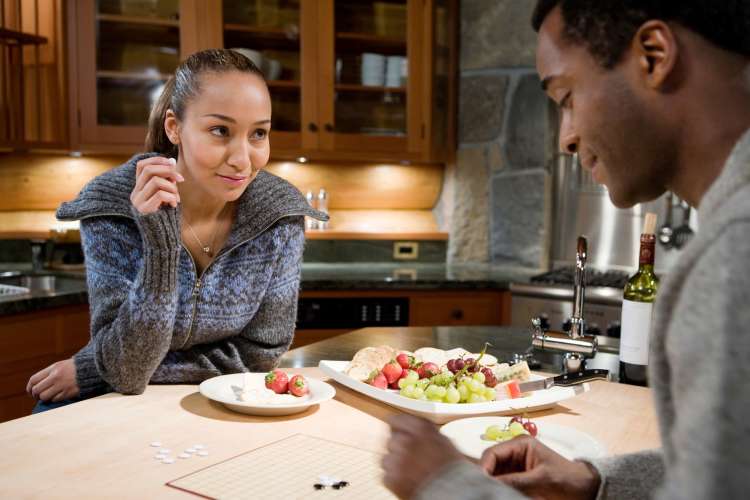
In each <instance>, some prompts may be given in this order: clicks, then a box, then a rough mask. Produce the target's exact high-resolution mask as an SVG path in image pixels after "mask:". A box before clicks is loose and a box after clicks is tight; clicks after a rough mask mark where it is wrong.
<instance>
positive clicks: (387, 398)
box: [318, 360, 589, 424]
mask: <svg viewBox="0 0 750 500" xmlns="http://www.w3.org/2000/svg"><path fill="white" fill-rule="evenodd" d="M348 365H349V362H348V361H328V360H323V361H321V362H320V363H319V364H318V368H320V369H321V370H322V371H323V373H325V374H326V375H328V376H329V377H331V378H332V379H333V380H335V381H336V382H338V383H340V384H341V385H344V386H346V387H348V388H350V389H352V390H355V391H357V392H359V393H362V394H365V395H367V396H369V397H371V398H373V399H377V400H378V401H382V402H383V403H385V404H387V405H390V406H393V407H395V408H398V409H399V410H402V411H404V412H406V413H411V414H412V415H417V416H420V417H423V418H426V419H428V420H430V421H432V422H435V423H437V424H442V423H445V422H449V421H451V420H455V419H457V418H465V417H476V416H480V415H516V414H519V413H524V412H534V411H539V410H543V409H545V408H550V407H551V406H554V405H555V404H557V403H559V402H560V401H564V400H566V399H569V398H572V397H573V396H575V395H577V394H581V393H583V392H586V391H588V390H589V385H588V384H581V385H578V386H574V387H552V388H550V389H545V390H541V391H534V392H532V393H530V395H529V396H526V397H522V398H516V399H506V400H502V401H488V402H486V403H463V404H450V403H435V402H432V401H420V400H415V399H409V398H406V397H404V396H401V395H400V394H399V393H398V391H395V390H388V389H378V388H377V387H374V386H372V385H370V384H366V383H364V382H360V381H359V380H357V379H354V378H352V377H350V376H349V375H347V374H345V373H344V370H346V367H347V366H348ZM541 378H542V377H541V376H539V375H534V374H532V376H531V380H535V379H541Z"/></svg>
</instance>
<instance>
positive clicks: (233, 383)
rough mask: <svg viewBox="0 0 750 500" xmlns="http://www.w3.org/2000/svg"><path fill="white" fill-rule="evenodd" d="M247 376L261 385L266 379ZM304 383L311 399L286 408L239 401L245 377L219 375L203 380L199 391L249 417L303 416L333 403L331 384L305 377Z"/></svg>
mask: <svg viewBox="0 0 750 500" xmlns="http://www.w3.org/2000/svg"><path fill="white" fill-rule="evenodd" d="M248 375H249V376H250V377H251V379H252V381H253V382H255V383H258V384H260V381H262V380H263V378H264V377H265V376H266V374H265V373H250V374H248ZM290 378H291V377H290ZM259 379H260V380H259ZM305 380H307V383H308V385H309V387H310V393H309V394H308V396H309V397H303V398H300V399H299V401H294V402H292V403H285V404H272V403H271V404H263V403H248V402H245V401H241V400H240V399H239V398H238V397H237V392H238V390H239V391H241V390H242V387H243V386H244V383H245V374H244V373H233V374H231V375H220V376H218V377H214V378H210V379H208V380H204V381H203V382H202V383H201V385H200V386H199V387H198V390H199V391H200V393H201V394H203V395H204V396H205V397H207V398H208V399H212V400H214V401H216V402H218V403H221V404H223V405H224V406H226V407H227V408H229V409H230V410H234V411H237V412H240V413H247V414H249V415H262V416H277V415H292V414H294V413H300V412H303V411H305V410H306V409H308V408H309V407H311V406H313V405H316V404H320V403H322V402H324V401H328V400H329V399H333V396H335V395H336V389H334V388H333V387H332V386H331V385H330V384H326V383H325V382H322V381H320V380H317V379H314V378H310V377H305ZM260 385H262V384H260Z"/></svg>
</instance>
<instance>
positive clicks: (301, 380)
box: [289, 375, 310, 397]
mask: <svg viewBox="0 0 750 500" xmlns="http://www.w3.org/2000/svg"><path fill="white" fill-rule="evenodd" d="M289 392H291V393H292V395H293V396H297V397H301V396H304V395H305V394H307V393H308V392H310V388H309V387H308V385H307V380H305V377H303V376H302V375H295V376H293V377H292V379H291V380H290V381H289Z"/></svg>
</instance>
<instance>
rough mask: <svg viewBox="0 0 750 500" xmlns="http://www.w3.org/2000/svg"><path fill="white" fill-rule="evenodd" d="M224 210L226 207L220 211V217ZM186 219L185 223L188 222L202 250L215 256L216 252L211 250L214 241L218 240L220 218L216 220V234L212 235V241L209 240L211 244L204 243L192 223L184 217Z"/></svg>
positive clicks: (210, 255)
mask: <svg viewBox="0 0 750 500" xmlns="http://www.w3.org/2000/svg"><path fill="white" fill-rule="evenodd" d="M223 212H224V209H222V210H221V212H219V217H221V214H222V213H223ZM183 220H184V221H185V224H187V227H188V229H189V230H190V232H191V233H192V234H193V238H195V241H197V242H198V245H200V248H201V251H202V252H203V253H205V254H206V255H208V256H209V257H213V256H214V252H213V251H212V250H211V247H212V246H213V245H214V241H215V240H216V233H218V232H219V222H218V219H217V221H216V227H215V228H214V234H213V236H211V241H210V242H209V243H210V245H204V244H203V242H202V241H201V239H200V238H198V235H197V234H195V231H194V230H193V226H191V225H190V223H189V222H188V221H187V219H183Z"/></svg>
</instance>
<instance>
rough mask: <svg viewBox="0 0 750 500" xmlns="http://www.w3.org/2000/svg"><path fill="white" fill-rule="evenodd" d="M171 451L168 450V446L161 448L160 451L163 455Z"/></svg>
mask: <svg viewBox="0 0 750 500" xmlns="http://www.w3.org/2000/svg"><path fill="white" fill-rule="evenodd" d="M169 451H170V450H168V449H167V448H162V449H161V450H159V453H161V454H162V455H166V454H167V453H169Z"/></svg>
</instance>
